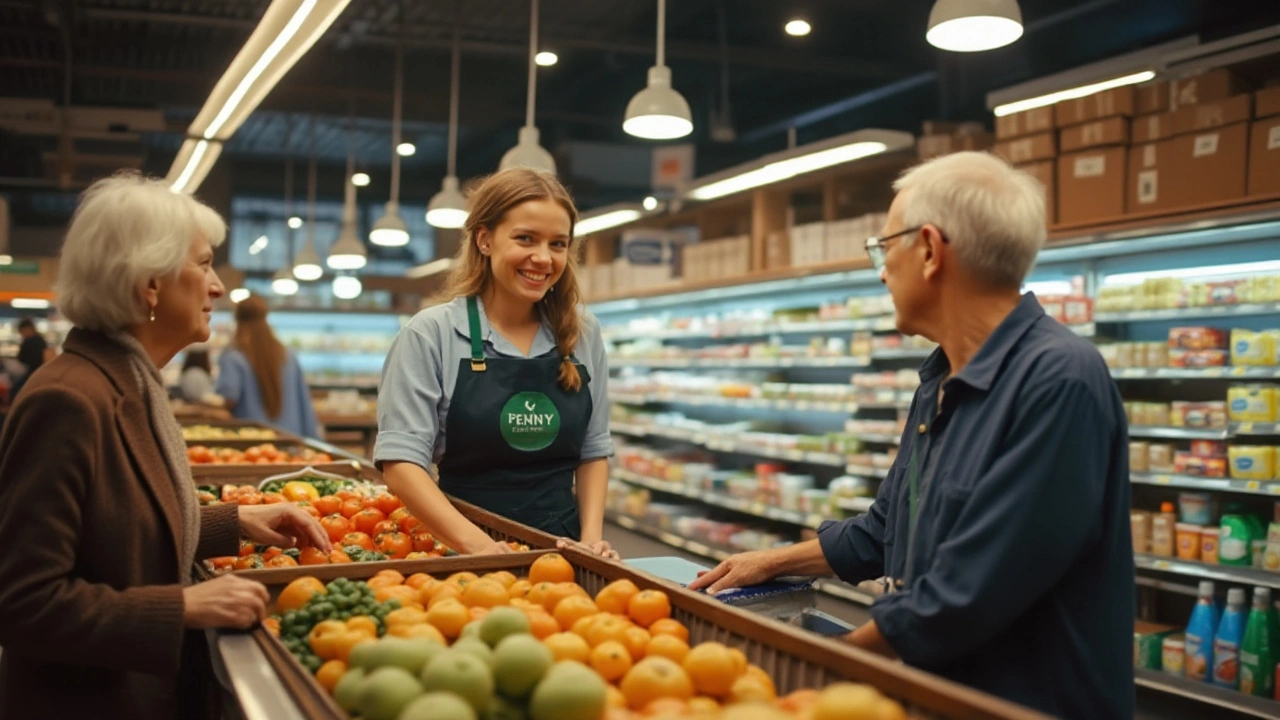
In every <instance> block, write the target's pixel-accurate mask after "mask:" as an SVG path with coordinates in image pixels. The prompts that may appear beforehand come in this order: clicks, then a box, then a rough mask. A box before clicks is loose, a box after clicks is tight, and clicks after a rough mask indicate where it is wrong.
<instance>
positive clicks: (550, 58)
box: [533, 50, 560, 67]
mask: <svg viewBox="0 0 1280 720" xmlns="http://www.w3.org/2000/svg"><path fill="white" fill-rule="evenodd" d="M533 61H534V62H536V63H537V64H538V65H539V66H541V67H551V66H552V65H555V64H556V63H558V62H560V56H559V55H557V54H555V53H553V52H551V51H550V50H543V51H542V52H540V53H538V54H537V55H534V56H533Z"/></svg>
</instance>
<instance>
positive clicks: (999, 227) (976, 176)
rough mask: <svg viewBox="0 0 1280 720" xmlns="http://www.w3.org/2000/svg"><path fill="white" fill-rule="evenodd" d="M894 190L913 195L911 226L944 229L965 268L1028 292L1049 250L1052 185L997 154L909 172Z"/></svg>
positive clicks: (908, 214)
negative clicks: (1047, 197)
mask: <svg viewBox="0 0 1280 720" xmlns="http://www.w3.org/2000/svg"><path fill="white" fill-rule="evenodd" d="M893 189H894V190H896V191H897V192H899V193H902V192H905V191H907V190H910V191H911V192H910V194H909V195H907V196H906V197H905V198H904V199H903V202H904V205H903V208H902V223H903V227H916V226H918V225H924V224H925V223H928V224H930V225H936V226H937V227H938V228H939V229H940V230H941V231H942V232H943V234H945V235H946V237H947V240H948V242H950V243H951V245H952V247H953V248H955V253H956V256H957V257H958V258H959V259H960V263H961V264H962V265H964V267H965V268H966V269H967V270H968V271H969V272H970V273H973V275H974V276H975V278H976V279H977V280H978V281H979V282H983V283H985V284H987V285H990V286H992V287H1002V288H1017V287H1020V286H1021V285H1022V282H1023V280H1025V279H1026V277H1027V273H1029V272H1031V267H1032V266H1033V265H1034V264H1035V260H1036V255H1037V254H1039V252H1040V248H1041V247H1043V246H1044V242H1045V235H1046V232H1047V229H1046V224H1045V209H1044V206H1045V202H1044V193H1045V190H1044V186H1043V185H1041V184H1040V182H1039V181H1038V180H1036V179H1035V178H1034V177H1032V176H1031V175H1029V174H1027V173H1025V172H1023V171H1021V170H1018V169H1016V168H1013V167H1011V166H1010V165H1009V164H1008V163H1006V162H1005V161H1004V160H1001V159H1000V158H998V157H996V156H994V155H991V154H990V153H984V152H959V153H955V154H952V155H944V156H942V157H940V158H935V159H933V160H930V161H928V162H926V163H922V164H920V165H917V166H915V167H913V168H911V169H910V170H907V171H906V172H905V173H903V174H902V177H900V178H898V180H897V182H895V183H894V184H893ZM912 241H913V240H910V239H908V242H912Z"/></svg>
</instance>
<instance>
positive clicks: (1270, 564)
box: [1262, 522, 1280, 572]
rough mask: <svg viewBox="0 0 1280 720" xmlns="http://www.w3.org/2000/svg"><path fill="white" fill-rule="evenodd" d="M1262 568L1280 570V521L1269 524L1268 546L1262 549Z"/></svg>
mask: <svg viewBox="0 0 1280 720" xmlns="http://www.w3.org/2000/svg"><path fill="white" fill-rule="evenodd" d="M1262 568H1263V569H1264V570H1271V571H1273V572H1274V571H1280V523H1276V522H1273V523H1271V524H1270V525H1268V526H1267V547H1266V549H1265V550H1263V551H1262Z"/></svg>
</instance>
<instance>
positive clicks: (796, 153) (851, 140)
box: [685, 130, 913, 200]
mask: <svg viewBox="0 0 1280 720" xmlns="http://www.w3.org/2000/svg"><path fill="white" fill-rule="evenodd" d="M912 143H913V138H912V137H911V135H910V134H909V133H904V132H898V131H894V130H857V131H854V132H851V133H846V134H844V135H840V136H837V137H834V138H830V139H828V140H822V141H819V142H816V143H810V144H809V145H801V146H800V147H796V148H791V149H790V150H784V151H781V152H777V153H773V154H772V155H766V156H764V157H763V158H760V159H759V160H756V161H753V162H750V163H746V164H744V165H739V166H737V167H734V168H729V169H728V170H724V171H721V172H718V173H715V174H714V175H709V176H707V177H704V178H700V179H698V180H696V181H695V183H696V185H695V186H694V187H693V188H692V189H691V190H689V191H687V192H686V193H685V196H686V197H688V198H690V199H693V200H713V199H715V198H718V197H724V196H725V195H732V194H733V193H737V192H742V191H744V190H750V189H751V188H756V187H760V186H761V185H768V184H769V183H774V182H779V181H781V180H786V179H788V178H792V177H795V176H797V175H802V174H804V173H808V172H813V171H815V170H821V169H823V168H827V167H831V166H833V165H840V164H842V163H847V162H852V161H854V160H857V159H860V158H864V157H868V156H871V155H876V154H879V153H883V152H887V151H890V150H900V149H902V148H906V147H911V145H912Z"/></svg>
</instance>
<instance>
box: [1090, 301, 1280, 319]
mask: <svg viewBox="0 0 1280 720" xmlns="http://www.w3.org/2000/svg"><path fill="white" fill-rule="evenodd" d="M1275 313H1280V303H1250V304H1245V305H1212V306H1209V307H1189V308H1171V309H1167V310H1133V311H1131V312H1117V313H1094V314H1093V321H1094V322H1095V323H1129V322H1146V321H1150V320H1199V319H1203V318H1217V317H1244V316H1248V315H1271V314H1275Z"/></svg>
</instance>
